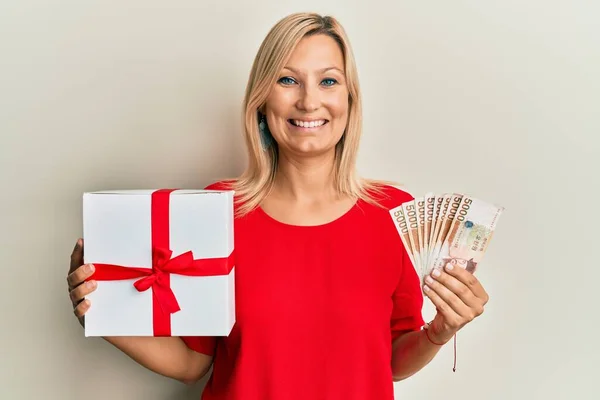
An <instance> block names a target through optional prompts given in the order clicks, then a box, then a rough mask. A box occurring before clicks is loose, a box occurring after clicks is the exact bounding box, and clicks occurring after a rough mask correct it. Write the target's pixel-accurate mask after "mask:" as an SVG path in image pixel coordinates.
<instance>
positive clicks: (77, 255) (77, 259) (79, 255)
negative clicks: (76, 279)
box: [69, 239, 83, 274]
mask: <svg viewBox="0 0 600 400" xmlns="http://www.w3.org/2000/svg"><path fill="white" fill-rule="evenodd" d="M81 264H83V239H78V240H77V242H76V243H75V247H74V248H73V252H72V253H71V265H70V268H69V274H70V273H72V272H73V271H75V270H76V269H77V268H79V266H80V265H81Z"/></svg>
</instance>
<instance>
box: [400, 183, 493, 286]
mask: <svg viewBox="0 0 600 400" xmlns="http://www.w3.org/2000/svg"><path fill="white" fill-rule="evenodd" d="M503 211H504V207H500V206H497V205H494V204H491V203H487V202H485V201H482V200H480V199H477V198H474V197H471V196H468V195H465V194H460V193H444V194H440V195H436V194H433V193H427V194H426V195H425V196H423V197H418V198H415V199H414V200H411V201H409V202H406V203H403V204H401V205H400V206H398V207H396V208H394V209H392V210H390V215H391V217H392V218H393V219H394V224H395V225H396V229H397V230H398V233H399V235H400V237H401V238H402V242H403V243H404V247H405V248H406V250H407V252H408V255H409V257H410V259H411V261H412V263H413V265H414V267H415V269H416V270H417V273H418V274H419V276H420V278H421V279H423V277H424V276H425V275H427V274H429V273H431V271H432V269H433V268H442V267H443V266H444V265H445V264H446V263H448V262H449V261H450V260H455V262H456V264H458V265H459V266H461V267H463V268H465V269H466V270H467V271H469V272H471V273H475V271H476V270H477V267H478V265H479V264H480V263H481V260H482V258H483V256H484V254H485V252H486V250H487V248H488V246H489V244H490V241H491V239H492V235H493V234H494V230H495V229H496V224H497V223H498V219H499V218H500V215H501V214H502V212H503Z"/></svg>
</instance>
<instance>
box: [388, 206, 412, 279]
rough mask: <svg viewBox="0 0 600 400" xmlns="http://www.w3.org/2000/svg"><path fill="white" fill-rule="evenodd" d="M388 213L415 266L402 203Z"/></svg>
mask: <svg viewBox="0 0 600 400" xmlns="http://www.w3.org/2000/svg"><path fill="white" fill-rule="evenodd" d="M390 214H391V215H392V218H393V219H394V226H395V227H396V230H397V231H398V235H400V239H401V240H402V244H403V245H404V248H405V249H406V252H407V253H408V257H409V258H410V261H411V262H412V264H413V266H415V268H416V265H417V264H416V262H415V259H414V256H413V250H412V245H411V243H410V238H409V237H408V224H407V222H406V217H405V216H404V209H403V208H402V205H400V206H398V207H395V208H393V209H391V210H390Z"/></svg>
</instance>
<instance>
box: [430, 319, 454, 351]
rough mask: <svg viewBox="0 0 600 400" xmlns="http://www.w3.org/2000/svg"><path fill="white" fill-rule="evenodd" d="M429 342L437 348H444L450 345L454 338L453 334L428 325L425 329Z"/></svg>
mask: <svg viewBox="0 0 600 400" xmlns="http://www.w3.org/2000/svg"><path fill="white" fill-rule="evenodd" d="M423 330H424V331H425V336H426V337H427V340H429V342H431V343H432V344H435V345H437V346H443V345H445V344H446V343H448V342H449V341H450V340H451V339H452V337H453V336H454V333H453V332H445V331H441V330H440V329H439V328H437V327H436V326H435V325H434V324H431V323H430V324H427V325H425V326H424V327H423Z"/></svg>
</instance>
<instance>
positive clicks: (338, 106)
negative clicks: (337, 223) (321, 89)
mask: <svg viewBox="0 0 600 400" xmlns="http://www.w3.org/2000/svg"><path fill="white" fill-rule="evenodd" d="M329 109H330V112H331V114H332V116H333V117H334V118H339V119H346V118H347V117H348V110H349V105H348V94H347V93H339V94H336V95H335V96H332V97H331V98H330V99H329Z"/></svg>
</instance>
